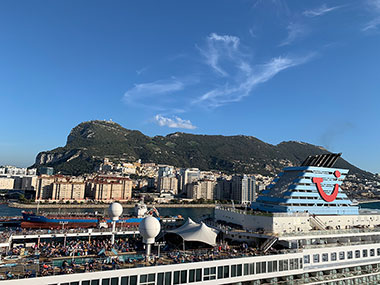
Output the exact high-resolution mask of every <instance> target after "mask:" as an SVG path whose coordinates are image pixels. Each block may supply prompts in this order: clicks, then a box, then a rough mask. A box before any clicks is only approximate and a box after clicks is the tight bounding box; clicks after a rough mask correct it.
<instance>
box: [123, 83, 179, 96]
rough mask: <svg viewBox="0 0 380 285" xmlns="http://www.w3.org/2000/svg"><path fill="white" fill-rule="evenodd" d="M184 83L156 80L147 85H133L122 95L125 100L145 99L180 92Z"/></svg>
mask: <svg viewBox="0 0 380 285" xmlns="http://www.w3.org/2000/svg"><path fill="white" fill-rule="evenodd" d="M183 88H184V83H183V82H181V81H179V80H177V79H170V80H158V81H154V82H148V83H140V84H135V86H134V87H133V88H131V89H129V90H128V91H127V92H125V94H124V98H125V99H126V100H129V99H133V98H135V97H146V96H149V95H155V94H166V93H171V92H175V91H179V90H182V89H183Z"/></svg>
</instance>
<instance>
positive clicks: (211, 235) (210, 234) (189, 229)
mask: <svg viewBox="0 0 380 285" xmlns="http://www.w3.org/2000/svg"><path fill="white" fill-rule="evenodd" d="M218 232H219V231H217V230H214V229H212V228H210V227H208V226H206V225H205V224H204V223H203V222H202V223H200V224H198V223H196V222H194V221H193V220H191V219H190V218H187V221H186V222H185V223H184V224H183V225H182V226H180V227H179V228H178V229H175V230H171V231H168V233H174V234H177V235H179V236H180V237H181V238H183V240H184V241H200V242H203V243H206V244H209V245H215V244H216V236H217V235H218Z"/></svg>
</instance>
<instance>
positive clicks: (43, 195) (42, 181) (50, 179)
mask: <svg viewBox="0 0 380 285" xmlns="http://www.w3.org/2000/svg"><path fill="white" fill-rule="evenodd" d="M53 183H54V176H52V175H41V176H40V177H38V180H37V189H36V201H41V200H49V199H51V197H52V192H53Z"/></svg>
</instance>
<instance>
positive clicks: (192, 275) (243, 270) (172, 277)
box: [50, 258, 302, 285]
mask: <svg viewBox="0 0 380 285" xmlns="http://www.w3.org/2000/svg"><path fill="white" fill-rule="evenodd" d="M296 269H302V258H299V259H298V258H293V259H285V260H279V261H278V260H273V261H261V262H253V263H245V264H233V265H223V266H218V267H216V266H214V267H206V268H197V269H190V270H176V271H173V272H160V273H157V274H156V273H150V274H141V275H139V276H137V275H133V276H123V277H121V278H120V279H119V277H112V278H103V279H101V280H99V279H95V280H84V281H82V282H79V281H75V282H65V283H61V284H60V285H138V284H141V285H172V284H174V285H177V284H186V283H194V282H202V281H208V280H216V279H223V278H232V277H239V276H243V275H253V274H263V273H271V272H278V271H286V270H296ZM50 285H57V284H50Z"/></svg>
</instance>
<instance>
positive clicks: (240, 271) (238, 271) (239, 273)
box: [214, 264, 243, 279]
mask: <svg viewBox="0 0 380 285" xmlns="http://www.w3.org/2000/svg"><path fill="white" fill-rule="evenodd" d="M214 269H215V267H214ZM242 275H243V266H242V265H241V264H238V265H237V266H236V276H242ZM214 279H215V278H214Z"/></svg>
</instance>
